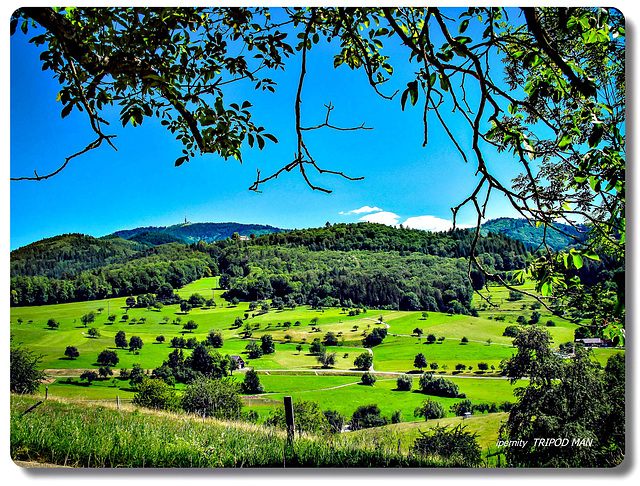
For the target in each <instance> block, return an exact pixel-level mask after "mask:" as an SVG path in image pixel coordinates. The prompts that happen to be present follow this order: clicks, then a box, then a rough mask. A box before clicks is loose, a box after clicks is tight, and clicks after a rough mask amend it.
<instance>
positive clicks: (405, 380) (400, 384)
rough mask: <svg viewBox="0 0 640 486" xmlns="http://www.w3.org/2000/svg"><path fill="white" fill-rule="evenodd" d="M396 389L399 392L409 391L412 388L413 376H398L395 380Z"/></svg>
mask: <svg viewBox="0 0 640 486" xmlns="http://www.w3.org/2000/svg"><path fill="white" fill-rule="evenodd" d="M396 387H397V388H398V390H400V391H411V388H413V376H411V375H406V374H405V375H400V376H399V377H398V378H397V379H396Z"/></svg>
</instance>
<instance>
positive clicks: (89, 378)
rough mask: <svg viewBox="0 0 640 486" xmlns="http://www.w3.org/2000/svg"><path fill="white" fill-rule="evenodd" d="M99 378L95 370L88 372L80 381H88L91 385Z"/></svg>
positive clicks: (82, 375)
mask: <svg viewBox="0 0 640 486" xmlns="http://www.w3.org/2000/svg"><path fill="white" fill-rule="evenodd" d="M98 378H99V377H98V373H96V372H95V371H93V370H86V371H84V372H83V373H82V374H81V375H80V381H82V380H87V382H88V383H89V384H91V382H92V381H96V380H97V379H98Z"/></svg>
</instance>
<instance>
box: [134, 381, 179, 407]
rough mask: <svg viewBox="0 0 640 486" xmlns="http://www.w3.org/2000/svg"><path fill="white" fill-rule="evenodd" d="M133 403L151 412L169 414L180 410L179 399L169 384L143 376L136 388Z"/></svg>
mask: <svg viewBox="0 0 640 486" xmlns="http://www.w3.org/2000/svg"><path fill="white" fill-rule="evenodd" d="M133 403H135V404H136V405H140V406H141V407H145V408H150V409H153V410H167V411H170V412H173V411H176V410H178V409H179V408H180V398H179V397H178V394H177V393H176V391H175V390H174V389H173V388H172V387H171V386H170V385H169V384H167V383H165V382H164V381H163V380H160V379H153V378H149V377H146V376H143V377H142V378H141V379H140V382H139V383H138V384H137V386H136V393H135V394H134V396H133Z"/></svg>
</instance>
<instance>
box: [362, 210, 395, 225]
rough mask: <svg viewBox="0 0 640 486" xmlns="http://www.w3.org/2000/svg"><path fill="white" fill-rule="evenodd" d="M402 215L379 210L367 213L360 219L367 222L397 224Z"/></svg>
mask: <svg viewBox="0 0 640 486" xmlns="http://www.w3.org/2000/svg"><path fill="white" fill-rule="evenodd" d="M399 220H400V216H398V215H397V214H395V213H392V212H390V211H379V212H377V213H373V214H367V215H366V216H363V217H362V218H360V221H366V222H367V223H381V224H386V225H387V226H397V225H398V221H399Z"/></svg>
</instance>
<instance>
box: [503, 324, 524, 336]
mask: <svg viewBox="0 0 640 486" xmlns="http://www.w3.org/2000/svg"><path fill="white" fill-rule="evenodd" d="M521 330H522V328H521V327H520V326H507V327H506V328H505V329H504V332H503V333H502V335H503V336H507V337H516V336H517V335H518V333H519V332H520V331H521Z"/></svg>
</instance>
